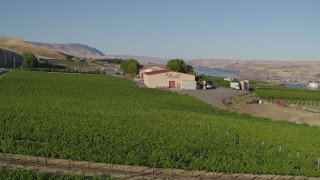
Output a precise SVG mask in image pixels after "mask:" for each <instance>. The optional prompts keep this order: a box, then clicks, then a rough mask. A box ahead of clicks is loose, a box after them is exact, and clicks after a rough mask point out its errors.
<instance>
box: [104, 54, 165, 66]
mask: <svg viewBox="0 0 320 180" xmlns="http://www.w3.org/2000/svg"><path fill="white" fill-rule="evenodd" d="M105 57H106V58H111V59H112V58H118V59H136V60H138V61H139V63H140V64H148V63H154V64H167V62H168V61H169V59H165V58H158V57H148V56H134V55H106V56H105Z"/></svg>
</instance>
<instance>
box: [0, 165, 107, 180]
mask: <svg viewBox="0 0 320 180" xmlns="http://www.w3.org/2000/svg"><path fill="white" fill-rule="evenodd" d="M0 179H11V180H21V179H32V180H36V179H38V180H47V179H48V180H49V179H50V180H85V179H88V180H89V179H95V180H104V179H111V178H110V177H105V176H99V175H96V176H94V177H86V176H84V175H83V174H70V175H57V174H53V173H45V172H33V171H31V170H26V169H19V168H16V169H8V168H3V167H0Z"/></svg>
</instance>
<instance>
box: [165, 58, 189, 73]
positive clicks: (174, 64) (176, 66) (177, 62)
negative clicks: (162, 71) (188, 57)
mask: <svg viewBox="0 0 320 180" xmlns="http://www.w3.org/2000/svg"><path fill="white" fill-rule="evenodd" d="M167 68H168V69H169V70H172V71H178V72H188V65H187V64H186V63H185V62H184V61H183V59H171V60H169V61H168V63H167Z"/></svg>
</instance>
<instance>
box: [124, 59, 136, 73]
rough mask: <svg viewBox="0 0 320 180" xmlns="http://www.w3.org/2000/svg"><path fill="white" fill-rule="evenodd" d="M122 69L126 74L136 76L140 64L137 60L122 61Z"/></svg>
mask: <svg viewBox="0 0 320 180" xmlns="http://www.w3.org/2000/svg"><path fill="white" fill-rule="evenodd" d="M120 68H121V69H122V71H123V72H124V73H126V74H130V75H131V76H135V75H136V74H137V72H138V68H139V62H138V61H137V60H135V59H129V60H126V61H122V62H121V65H120Z"/></svg>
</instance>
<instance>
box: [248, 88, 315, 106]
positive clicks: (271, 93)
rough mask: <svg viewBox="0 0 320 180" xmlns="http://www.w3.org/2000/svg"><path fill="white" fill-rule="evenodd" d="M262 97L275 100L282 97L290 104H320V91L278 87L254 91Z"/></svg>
mask: <svg viewBox="0 0 320 180" xmlns="http://www.w3.org/2000/svg"><path fill="white" fill-rule="evenodd" d="M254 93H255V94H257V95H258V96H259V97H260V98H262V99H264V100H268V101H271V102H273V101H274V100H275V99H282V100H284V101H286V102H288V103H290V104H296V105H310V106H320V91H311V90H301V89H290V88H282V89H281V88H278V89H272V88H269V89H258V90H256V91H254Z"/></svg>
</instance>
